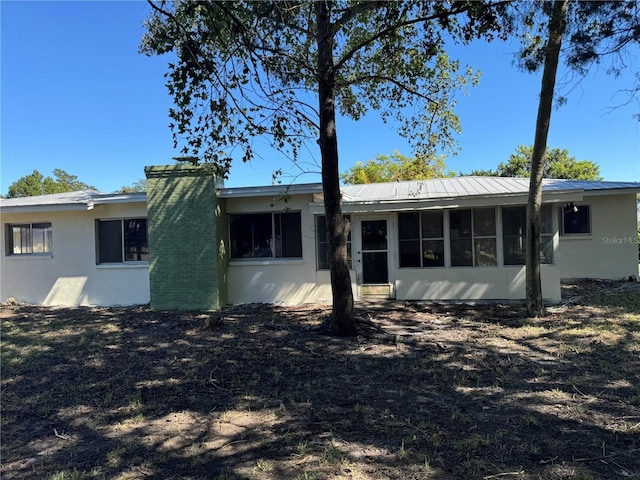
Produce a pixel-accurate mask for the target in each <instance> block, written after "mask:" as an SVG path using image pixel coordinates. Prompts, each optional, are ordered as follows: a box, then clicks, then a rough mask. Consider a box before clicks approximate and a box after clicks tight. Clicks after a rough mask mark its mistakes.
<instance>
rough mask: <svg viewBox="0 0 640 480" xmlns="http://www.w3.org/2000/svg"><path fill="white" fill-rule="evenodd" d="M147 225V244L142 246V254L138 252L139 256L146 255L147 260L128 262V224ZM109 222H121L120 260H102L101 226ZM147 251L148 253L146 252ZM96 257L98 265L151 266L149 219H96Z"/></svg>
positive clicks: (145, 237)
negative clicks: (142, 223)
mask: <svg viewBox="0 0 640 480" xmlns="http://www.w3.org/2000/svg"><path fill="white" fill-rule="evenodd" d="M142 220H143V221H144V223H145V227H146V228H145V235H144V239H145V240H146V242H145V243H144V245H141V249H142V250H143V251H142V252H138V254H137V255H138V256H140V255H146V259H136V260H127V230H126V222H132V221H133V222H139V221H142ZM108 222H111V223H115V222H119V224H120V228H119V231H118V235H119V240H120V256H119V259H118V260H102V253H103V252H102V251H101V230H100V226H101V224H106V223H108ZM144 250H146V251H144ZM95 256H96V265H148V264H149V222H148V219H147V217H119V218H96V219H95Z"/></svg>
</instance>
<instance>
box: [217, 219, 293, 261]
mask: <svg viewBox="0 0 640 480" xmlns="http://www.w3.org/2000/svg"><path fill="white" fill-rule="evenodd" d="M284 215H297V220H296V222H295V223H297V226H298V228H297V230H296V232H295V235H296V236H297V237H298V238H296V239H294V242H293V247H292V248H293V249H296V253H297V249H298V248H299V255H288V254H287V255H285V252H283V246H284V245H285V236H287V235H288V234H289V233H290V232H285V226H286V223H283V219H284V217H283V216H284ZM262 216H265V217H266V216H269V228H270V232H271V233H270V235H269V237H268V238H267V242H268V246H267V247H263V248H261V251H262V252H263V253H266V251H267V250H268V251H269V252H270V254H269V255H246V256H236V252H235V248H236V247H234V246H233V245H234V243H233V241H234V238H233V234H234V232H233V229H234V226H233V218H234V217H236V218H239V217H245V219H251V232H252V238H251V245H250V250H247V251H248V252H253V253H255V252H256V251H257V250H256V244H255V242H256V238H255V236H254V232H255V230H254V226H255V219H257V218H258V217H262ZM252 217H255V219H254V218H252ZM228 222H229V260H231V261H234V262H237V261H241V262H243V261H247V262H258V261H271V260H284V261H287V260H301V259H302V258H303V256H304V252H303V242H302V215H301V212H300V211H299V210H294V211H290V210H287V211H281V212H250V213H230V214H228ZM283 232H285V233H284V235H283ZM278 237H279V240H278ZM287 238H288V239H289V238H290V237H288V236H287ZM243 251H245V249H240V252H243Z"/></svg>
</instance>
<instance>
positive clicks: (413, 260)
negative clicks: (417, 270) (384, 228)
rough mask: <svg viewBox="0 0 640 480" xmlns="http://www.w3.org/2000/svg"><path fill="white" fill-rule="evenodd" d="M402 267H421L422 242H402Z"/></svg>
mask: <svg viewBox="0 0 640 480" xmlns="http://www.w3.org/2000/svg"><path fill="white" fill-rule="evenodd" d="M400 266H401V267H420V266H421V265H420V240H400Z"/></svg>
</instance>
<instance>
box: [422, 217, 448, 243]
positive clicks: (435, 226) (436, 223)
mask: <svg viewBox="0 0 640 480" xmlns="http://www.w3.org/2000/svg"><path fill="white" fill-rule="evenodd" d="M420 216H421V222H422V238H442V237H443V233H442V231H443V228H442V212H441V211H434V212H429V211H427V212H422V213H421V214H420Z"/></svg>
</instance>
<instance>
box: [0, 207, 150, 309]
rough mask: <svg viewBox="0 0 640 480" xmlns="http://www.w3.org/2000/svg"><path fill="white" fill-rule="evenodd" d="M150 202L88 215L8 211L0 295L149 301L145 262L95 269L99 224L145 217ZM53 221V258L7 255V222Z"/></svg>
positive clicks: (47, 301) (73, 301) (80, 301)
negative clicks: (96, 223) (96, 227)
mask: <svg viewBox="0 0 640 480" xmlns="http://www.w3.org/2000/svg"><path fill="white" fill-rule="evenodd" d="M146 216H147V209H146V204H145V203H143V202H142V203H141V202H138V203H129V204H111V205H96V206H95V207H94V208H93V209H92V210H89V211H86V210H85V211H58V212H34V213H3V214H2V235H1V238H2V240H1V245H0V248H1V249H0V255H1V263H0V297H1V299H2V301H5V300H7V299H8V298H10V297H13V298H15V299H16V300H18V301H22V302H27V303H35V304H43V305H68V306H71V305H101V306H105V305H135V304H144V303H148V302H149V268H148V265H147V264H146V263H144V264H104V265H96V252H95V245H96V242H95V220H96V219H109V218H114V219H116V218H131V217H146ZM34 222H51V224H52V231H53V249H52V252H51V255H43V256H40V255H7V254H6V253H7V250H6V235H7V229H6V225H7V224H13V223H34Z"/></svg>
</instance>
